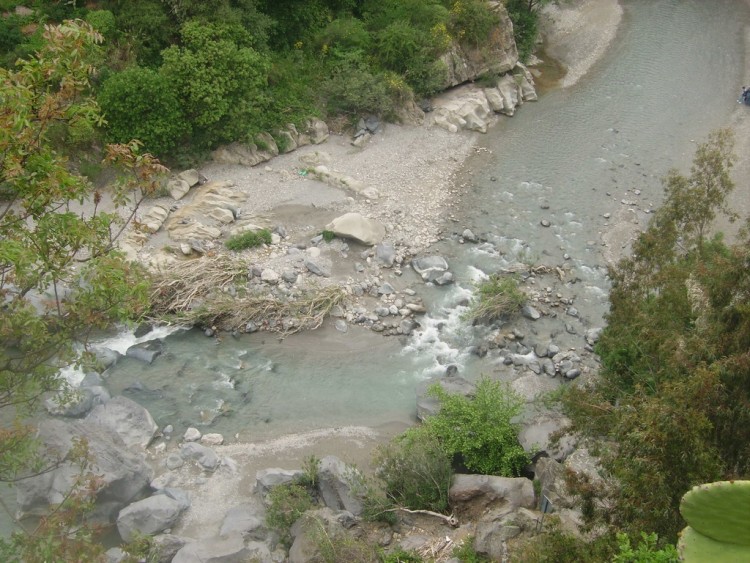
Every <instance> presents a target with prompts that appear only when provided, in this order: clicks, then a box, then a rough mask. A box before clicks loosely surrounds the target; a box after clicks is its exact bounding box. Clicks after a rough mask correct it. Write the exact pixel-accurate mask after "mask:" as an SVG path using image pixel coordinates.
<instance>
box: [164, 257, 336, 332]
mask: <svg viewBox="0 0 750 563" xmlns="http://www.w3.org/2000/svg"><path fill="white" fill-rule="evenodd" d="M247 279H248V268H247V263H246V261H244V260H242V259H240V258H237V257H233V256H229V255H217V256H213V257H204V258H202V259H200V260H189V261H185V262H178V263H176V264H174V265H172V266H170V268H169V271H167V272H161V273H160V274H159V275H157V279H156V281H155V283H154V286H153V288H154V289H153V292H152V295H151V304H152V305H151V314H152V316H154V317H158V318H161V319H164V318H170V319H171V320H173V321H175V322H179V323H183V324H190V325H201V326H210V327H216V328H218V329H221V330H227V331H233V330H243V328H244V327H245V326H246V325H247V324H248V323H250V322H252V323H255V324H256V325H257V326H259V327H262V328H265V329H267V330H271V331H274V332H279V333H281V334H285V335H286V334H293V333H295V332H299V331H301V330H311V329H316V328H318V327H319V326H320V325H321V324H322V323H323V320H324V319H325V317H326V315H327V314H328V313H329V312H330V311H331V309H332V308H333V307H334V306H335V305H337V304H339V303H341V301H343V299H344V297H345V295H346V293H345V292H344V290H343V289H342V288H340V287H338V286H331V287H322V288H316V289H313V290H309V291H307V292H305V293H304V294H303V295H301V296H299V297H296V298H291V297H282V298H280V297H276V296H274V295H272V294H263V295H261V294H253V293H247V294H244V295H241V294H239V293H238V290H237V287H238V286H242V287H245V282H246V281H247Z"/></svg>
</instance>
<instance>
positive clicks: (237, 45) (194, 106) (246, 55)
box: [161, 21, 270, 147]
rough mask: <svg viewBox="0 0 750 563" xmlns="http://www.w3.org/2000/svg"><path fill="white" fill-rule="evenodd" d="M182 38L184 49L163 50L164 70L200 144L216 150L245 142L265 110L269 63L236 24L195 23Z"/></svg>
mask: <svg viewBox="0 0 750 563" xmlns="http://www.w3.org/2000/svg"><path fill="white" fill-rule="evenodd" d="M180 35H181V38H182V45H181V46H180V47H178V46H176V45H172V46H171V47H169V48H168V49H166V50H165V51H163V52H162V58H163V59H164V63H163V65H162V69H161V71H162V73H163V74H164V76H165V77H166V78H167V79H168V80H169V81H170V82H172V84H173V85H174V87H175V89H176V91H177V93H178V96H179V99H180V100H181V101H182V103H183V106H182V109H183V112H184V113H185V115H186V116H187V118H188V119H189V120H190V122H191V123H192V124H193V133H194V135H193V138H194V140H195V142H196V143H197V144H198V145H200V146H205V147H213V146H215V145H217V144H219V143H222V142H228V141H234V140H238V139H242V138H244V137H245V136H246V135H247V132H248V130H249V129H250V128H251V124H252V123H253V120H254V117H255V115H256V113H259V112H262V111H263V109H264V104H265V87H266V84H267V78H268V71H269V68H270V62H269V59H268V58H267V57H266V56H264V55H262V54H260V53H258V52H257V51H256V50H255V49H253V48H252V47H250V46H249V44H251V42H252V38H251V37H250V36H249V34H247V33H246V32H245V33H243V32H242V30H241V28H238V27H237V26H225V25H219V24H201V23H199V22H196V21H190V22H188V23H186V24H184V25H183V26H182V28H181V30H180Z"/></svg>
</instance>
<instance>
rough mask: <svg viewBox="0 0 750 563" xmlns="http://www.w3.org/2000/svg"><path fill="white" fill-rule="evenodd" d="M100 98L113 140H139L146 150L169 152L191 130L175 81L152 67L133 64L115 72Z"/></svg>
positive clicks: (111, 139)
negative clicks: (175, 88) (174, 87)
mask: <svg viewBox="0 0 750 563" xmlns="http://www.w3.org/2000/svg"><path fill="white" fill-rule="evenodd" d="M97 100H98V102H99V104H100V106H101V108H102V111H103V112H104V115H105V118H106V119H107V137H108V140H109V141H111V142H115V143H124V142H127V141H129V140H131V139H138V140H139V141H141V142H142V143H143V147H144V149H145V150H146V151H149V152H151V153H153V154H156V155H166V154H168V153H169V152H170V151H171V150H172V149H174V148H175V146H176V145H177V143H178V142H179V141H180V139H182V138H183V137H184V136H185V135H186V134H187V133H188V132H189V130H190V124H189V123H188V122H187V121H186V119H185V117H184V116H183V113H182V108H181V107H180V101H179V99H178V95H177V92H176V91H175V90H174V89H173V87H172V84H171V82H170V81H169V80H168V79H167V78H166V77H165V76H164V75H162V74H159V73H158V72H156V71H155V70H152V69H149V68H141V67H131V68H129V69H127V70H124V71H123V72H118V73H116V74H113V75H111V76H110V77H109V78H108V79H107V80H106V81H105V82H104V84H103V85H102V88H101V91H100V92H99V95H98V97H97Z"/></svg>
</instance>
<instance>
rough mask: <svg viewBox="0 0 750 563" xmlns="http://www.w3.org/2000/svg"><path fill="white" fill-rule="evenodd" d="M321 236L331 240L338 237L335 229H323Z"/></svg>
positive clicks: (328, 240)
mask: <svg viewBox="0 0 750 563" xmlns="http://www.w3.org/2000/svg"><path fill="white" fill-rule="evenodd" d="M320 236H322V237H323V240H324V241H326V242H331V241H332V240H333V239H335V238H336V233H334V232H333V231H323V232H322V233H320Z"/></svg>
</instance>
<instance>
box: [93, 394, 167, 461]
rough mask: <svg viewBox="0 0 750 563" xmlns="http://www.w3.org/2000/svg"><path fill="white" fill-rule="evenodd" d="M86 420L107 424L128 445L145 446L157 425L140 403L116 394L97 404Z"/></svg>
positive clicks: (152, 437)
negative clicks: (103, 402) (108, 399)
mask: <svg viewBox="0 0 750 563" xmlns="http://www.w3.org/2000/svg"><path fill="white" fill-rule="evenodd" d="M86 420H88V421H90V422H92V423H94V424H101V425H103V426H108V427H109V428H111V429H112V430H114V431H115V432H117V433H118V434H119V435H120V437H121V438H122V441H123V442H125V445H126V446H128V447H139V448H145V447H146V446H148V445H149V444H150V443H151V440H153V439H154V435H156V431H157V430H158V429H159V427H158V426H157V425H156V422H154V419H153V417H152V416H151V414H150V413H149V412H148V411H147V410H146V409H145V408H143V407H142V406H141V405H139V404H138V403H136V402H135V401H132V400H130V399H128V398H127V397H123V396H118V397H115V398H114V399H112V400H110V401H107V403H105V404H103V405H97V406H96V407H94V408H93V410H92V411H91V412H90V413H89V414H88V416H87V417H86Z"/></svg>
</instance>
